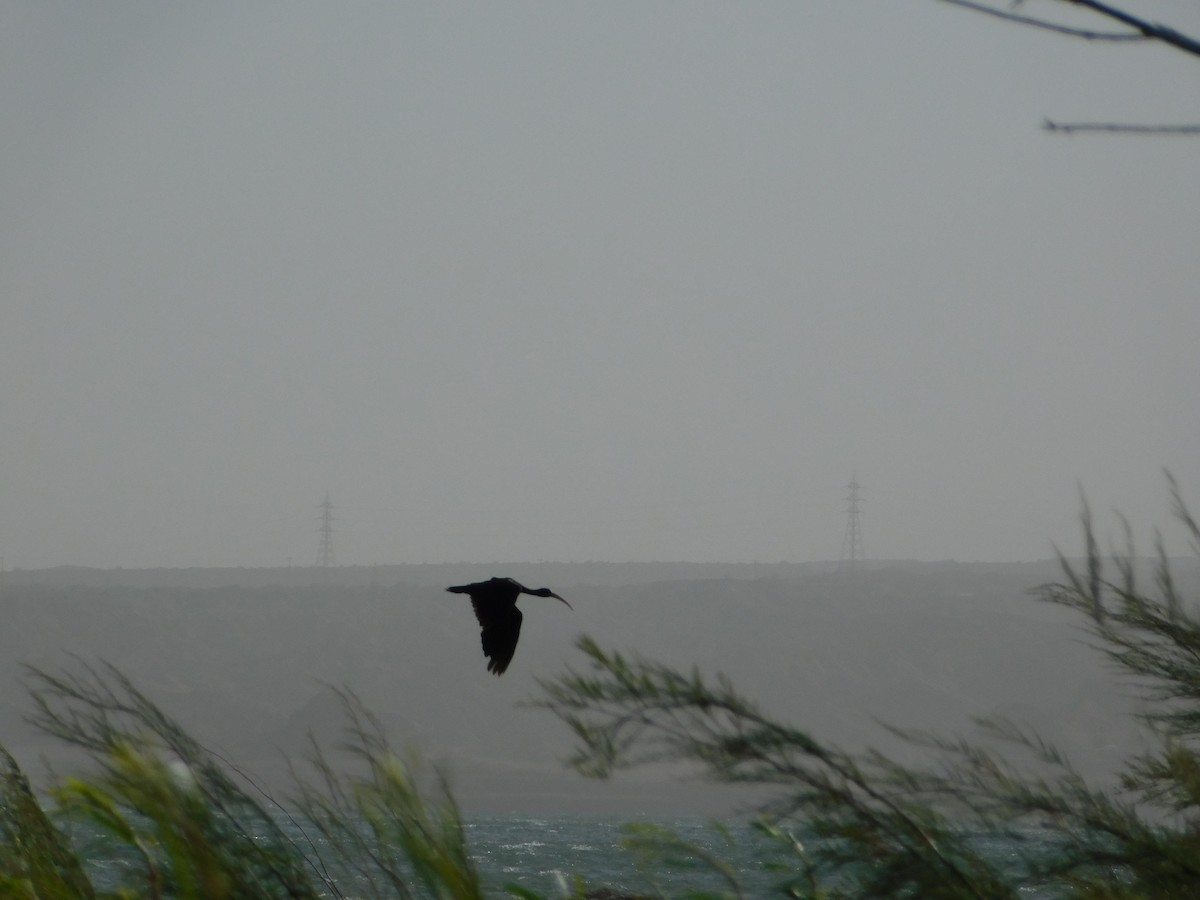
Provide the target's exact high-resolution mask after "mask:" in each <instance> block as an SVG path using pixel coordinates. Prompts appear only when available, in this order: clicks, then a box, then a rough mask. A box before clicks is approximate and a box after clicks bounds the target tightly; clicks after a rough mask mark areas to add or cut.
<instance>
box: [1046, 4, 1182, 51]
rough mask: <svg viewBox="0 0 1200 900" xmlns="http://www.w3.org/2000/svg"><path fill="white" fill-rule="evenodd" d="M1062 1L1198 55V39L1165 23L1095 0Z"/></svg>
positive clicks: (1154, 39) (1153, 39) (1152, 38)
mask: <svg viewBox="0 0 1200 900" xmlns="http://www.w3.org/2000/svg"><path fill="white" fill-rule="evenodd" d="M1064 2H1066V3H1073V4H1075V5H1076V6H1082V7H1083V8H1084V9H1090V10H1091V11H1092V12H1095V13H1098V14H1100V15H1102V16H1107V17H1108V18H1110V19H1116V20H1117V21H1118V22H1120V23H1121V24H1122V25H1128V26H1129V27H1130V28H1132V29H1134V30H1135V31H1138V32H1140V33H1141V34H1144V35H1145V36H1146V37H1147V38H1148V39H1150V40H1152V41H1161V42H1162V43H1164V44H1167V45H1169V46H1171V47H1174V48H1175V49H1177V50H1182V51H1183V52H1184V53H1190V54H1191V55H1192V56H1200V41H1198V40H1196V39H1195V38H1193V37H1188V36H1187V35H1186V34H1183V33H1182V32H1179V31H1176V30H1175V29H1174V28H1168V27H1167V26H1166V25H1160V24H1158V23H1157V22H1147V21H1146V20H1145V19H1139V18H1138V17H1137V16H1133V15H1130V14H1129V13H1127V12H1125V11H1124V10H1123V9H1118V8H1116V7H1115V6H1109V5H1108V4H1107V3H1099V2H1097V0H1064Z"/></svg>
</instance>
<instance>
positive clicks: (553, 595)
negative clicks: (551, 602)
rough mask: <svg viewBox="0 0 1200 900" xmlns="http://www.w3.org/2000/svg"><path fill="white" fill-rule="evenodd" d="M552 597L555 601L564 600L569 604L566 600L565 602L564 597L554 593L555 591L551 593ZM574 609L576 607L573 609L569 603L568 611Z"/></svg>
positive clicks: (564, 601)
mask: <svg viewBox="0 0 1200 900" xmlns="http://www.w3.org/2000/svg"><path fill="white" fill-rule="evenodd" d="M550 596H551V597H553V598H554V599H555V600H562V602H563V603H567V601H566V600H564V599H563V598H562V597H560V596H558V594H556V593H554V591H551V592H550ZM574 608H575V607H573V606H572V605H571V604H570V603H567V609H572V610H573V609H574Z"/></svg>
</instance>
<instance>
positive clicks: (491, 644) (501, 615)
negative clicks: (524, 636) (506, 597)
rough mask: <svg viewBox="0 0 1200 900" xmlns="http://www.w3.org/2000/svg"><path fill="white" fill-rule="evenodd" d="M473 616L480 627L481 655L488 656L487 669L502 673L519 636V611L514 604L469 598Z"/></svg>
mask: <svg viewBox="0 0 1200 900" xmlns="http://www.w3.org/2000/svg"><path fill="white" fill-rule="evenodd" d="M471 606H472V607H473V608H474V609H475V618H476V619H478V620H479V627H480V628H481V629H482V632H481V634H480V637H481V638H482V639H483V655H484V656H486V657H487V658H488V671H489V672H495V673H496V674H497V675H503V674H504V670H505V669H507V668H508V664H509V663H510V662H512V658H513V654H514V653H516V652H517V638H519V637H520V636H521V611H520V610H519V609H517V608H516V607H515V606H488V605H486V604H483V603H480V602H479V601H478V600H476V599H475V598H474V597H472V598H471Z"/></svg>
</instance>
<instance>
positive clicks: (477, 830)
mask: <svg viewBox="0 0 1200 900" xmlns="http://www.w3.org/2000/svg"><path fill="white" fill-rule="evenodd" d="M631 825H632V826H633V827H635V828H636V827H650V826H655V825H657V826H665V827H666V828H669V829H671V830H672V831H673V832H674V833H675V834H677V835H678V836H679V838H680V839H681V840H682V841H683V842H684V843H686V844H687V845H689V847H690V848H691V849H688V850H685V851H680V852H676V853H671V854H668V855H667V856H666V857H665V861H664V858H662V857H659V858H656V860H655V861H654V862H653V863H651V864H643V865H639V860H638V858H637V856H636V854H635V853H634V852H632V851H631V850H630V849H629V848H628V847H626V846H625V845H624V844H625V839H626V838H627V837H628V833H629V832H628V828H629V826H631ZM284 827H285V828H286V829H287V830H288V831H291V832H292V833H293V836H294V838H295V839H296V841H297V843H298V844H300V845H301V846H302V847H304V849H305V852H306V855H309V856H310V857H311V856H312V854H311V852H310V850H311V849H316V850H317V851H319V850H320V844H319V843H310V842H311V841H312V838H313V836H312V835H311V834H308V835H305V834H303V833H301V832H299V831H298V830H296V826H295V823H288V824H285V826H284ZM466 831H467V835H466V836H467V842H468V846H469V848H470V850H471V853H472V856H473V858H474V860H475V864H476V867H477V869H478V871H479V874H480V875H481V876H482V878H483V880H484V883H485V884H486V885H487V888H488V895H489V896H493V897H508V896H510V894H509V893H508V892H507V891H506V890H505V886H506V885H515V886H517V887H520V888H523V889H525V890H528V891H532V892H534V893H536V894H538V895H540V896H543V897H547V898H557V897H562V896H564V895H566V894H567V893H568V892H569V891H568V888H569V887H570V886H573V885H574V884H575V883H576V879H582V882H583V884H584V885H585V886H586V887H587V888H589V889H599V888H607V889H610V890H613V891H617V892H620V893H627V894H642V895H645V894H655V893H660V894H661V895H663V896H667V897H672V896H684V895H688V894H692V895H693V896H694V895H695V894H696V893H700V892H705V893H708V894H709V895H710V896H711V895H720V896H734V893H733V890H732V885H731V884H730V882H729V881H728V880H727V878H725V877H723V876H722V874H720V873H719V872H718V871H716V870H715V869H714V867H713V866H712V865H709V864H708V863H707V862H706V860H705V857H710V858H711V859H714V860H720V861H721V863H722V864H724V865H726V866H727V868H728V874H729V875H732V876H733V877H735V878H736V880H737V883H738V887H739V888H740V890H741V891H742V895H743V896H745V897H747V898H768V897H780V896H786V895H785V894H784V893H783V891H782V890H781V887H782V885H783V884H784V883H785V882H786V881H787V879H788V875H789V873H790V872H794V871H795V869H796V866H795V862H796V861H795V859H794V858H790V857H788V856H786V855H784V854H782V853H781V852H779V850H778V848H777V846H776V845H775V844H772V843H771V842H769V841H767V840H766V839H765V838H763V837H762V836H761V835H760V834H758V833H757V832H756V831H755V830H754V829H753V828H752V827H751V826H750V824H749V823H747V822H744V821H734V822H724V823H722V824H721V825H716V824H714V823H711V822H708V821H705V820H703V819H695V818H675V819H642V820H639V819H630V818H628V817H626V818H609V817H586V816H481V817H475V818H472V819H470V820H468V822H467V825H466ZM75 837H76V838H77V839H78V838H82V837H84V836H83V835H82V834H80V833H79V832H78V831H77V832H76V834H75ZM85 841H86V839H85ZM1035 843H1036V841H1035ZM979 844H980V846H981V848H982V849H983V850H984V852H985V855H986V856H988V857H989V858H991V859H992V860H993V861H995V862H996V863H998V864H1000V865H1001V866H1004V865H1006V864H1009V863H1011V864H1012V865H1014V866H1015V865H1018V864H1019V860H1020V854H1021V852H1022V848H1018V847H1017V846H1016V845H1014V844H1012V843H1011V842H1008V841H1005V840H1001V839H995V838H988V837H987V836H981V837H980V838H979ZM98 849H99V847H98V845H96V844H92V846H91V847H90V848H86V849H84V856H85V858H87V859H88V861H89V862H88V865H89V868H90V869H91V874H92V875H93V877H94V880H95V883H96V884H97V886H98V887H101V888H108V889H111V888H113V887H115V886H116V885H117V883H118V882H120V880H121V870H122V869H123V868H124V867H125V866H126V865H128V864H129V861H128V860H125V861H123V860H121V859H116V858H112V859H106V858H104V854H102V853H97V852H96V851H97V850H98ZM1024 849H1026V850H1027V849H1029V845H1028V844H1026V845H1025V846H1024ZM89 851H90V852H89ZM772 861H776V862H780V863H783V864H785V869H784V870H783V871H780V870H772V869H771V868H770V865H769V864H770V862H772ZM643 862H644V861H643ZM338 884H339V890H341V891H342V893H344V894H345V895H347V896H351V897H353V896H355V894H356V891H355V886H354V877H353V875H352V874H348V873H344V874H343V876H342V877H341V878H339V879H338ZM1021 894H1022V896H1028V897H1030V898H1038V900H1041V898H1048V897H1052V896H1053V894H1051V893H1048V892H1043V891H1039V890H1037V889H1035V888H1030V889H1027V890H1023V891H1022V892H1021ZM330 896H332V894H331V895H330Z"/></svg>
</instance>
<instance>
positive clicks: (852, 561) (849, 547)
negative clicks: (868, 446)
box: [838, 474, 865, 574]
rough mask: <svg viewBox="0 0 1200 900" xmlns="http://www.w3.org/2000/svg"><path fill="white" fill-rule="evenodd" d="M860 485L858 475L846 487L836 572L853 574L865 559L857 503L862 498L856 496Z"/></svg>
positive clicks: (860, 512) (860, 517) (860, 515)
mask: <svg viewBox="0 0 1200 900" xmlns="http://www.w3.org/2000/svg"><path fill="white" fill-rule="evenodd" d="M861 488H862V485H860V484H859V483H858V475H857V474H856V475H853V476H851V478H850V483H849V484H848V485H846V490H847V491H848V493H847V494H846V534H845V536H844V537H843V538H842V553H841V556H840V557H838V571H839V572H849V573H851V574H853V573H854V571H855V569H856V568H858V563H859V560H861V559H863V558H864V557H865V554H864V553H863V539H862V510H861V509H860V508H859V503H861V502H862V498H861V497H860V496H859V495H858V492H859V490H860V489H861Z"/></svg>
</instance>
